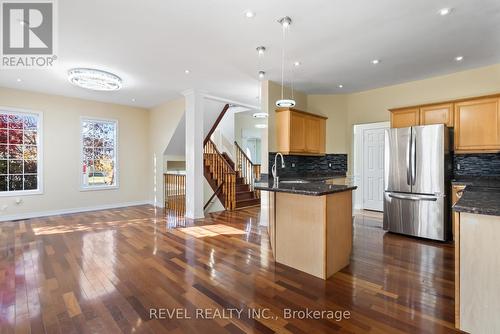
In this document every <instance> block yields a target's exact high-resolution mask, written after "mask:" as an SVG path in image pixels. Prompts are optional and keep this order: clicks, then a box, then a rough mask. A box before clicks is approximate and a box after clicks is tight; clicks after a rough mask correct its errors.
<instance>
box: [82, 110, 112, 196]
mask: <svg viewBox="0 0 500 334" xmlns="http://www.w3.org/2000/svg"><path fill="white" fill-rule="evenodd" d="M116 141H117V122H116V121H110V120H100V119H87V118H84V119H82V174H83V175H82V188H83V189H106V188H114V187H116V186H117V181H118V180H117V179H118V174H117V167H116V165H117V163H116V161H117V159H116V146H117V145H116Z"/></svg>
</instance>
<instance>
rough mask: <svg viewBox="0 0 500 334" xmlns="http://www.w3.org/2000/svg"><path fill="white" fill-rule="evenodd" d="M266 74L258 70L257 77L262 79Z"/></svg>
mask: <svg viewBox="0 0 500 334" xmlns="http://www.w3.org/2000/svg"><path fill="white" fill-rule="evenodd" d="M265 76H266V72H264V71H259V79H263V78H264V77H265Z"/></svg>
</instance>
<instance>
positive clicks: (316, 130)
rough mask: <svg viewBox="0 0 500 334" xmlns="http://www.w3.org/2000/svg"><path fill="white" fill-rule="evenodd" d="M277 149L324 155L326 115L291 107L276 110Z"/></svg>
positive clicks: (284, 151) (287, 151) (302, 153)
mask: <svg viewBox="0 0 500 334" xmlns="http://www.w3.org/2000/svg"><path fill="white" fill-rule="evenodd" d="M276 134H277V136H276V144H277V151H278V152H281V153H284V154H297V155H324V154H325V146H326V144H325V143H326V117H323V116H320V115H315V114H310V113H307V112H305V111H301V110H297V109H293V108H280V109H277V110H276Z"/></svg>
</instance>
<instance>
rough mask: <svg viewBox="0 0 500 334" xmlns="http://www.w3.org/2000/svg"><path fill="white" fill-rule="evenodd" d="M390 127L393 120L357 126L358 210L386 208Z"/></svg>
mask: <svg viewBox="0 0 500 334" xmlns="http://www.w3.org/2000/svg"><path fill="white" fill-rule="evenodd" d="M389 127H390V122H378V123H369V124H357V125H354V129H353V134H354V160H353V162H354V175H353V181H354V183H355V184H356V185H357V186H358V191H356V192H355V198H354V207H355V209H358V210H372V211H383V206H384V201H383V199H384V133H385V129H388V128H389Z"/></svg>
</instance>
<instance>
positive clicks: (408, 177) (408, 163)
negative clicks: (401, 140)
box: [406, 129, 412, 186]
mask: <svg viewBox="0 0 500 334" xmlns="http://www.w3.org/2000/svg"><path fill="white" fill-rule="evenodd" d="M411 142H412V130H411V129H410V142H409V143H408V147H407V148H406V184H408V185H409V186H411V170H410V168H411V157H410V155H411V150H410V148H411Z"/></svg>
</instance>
